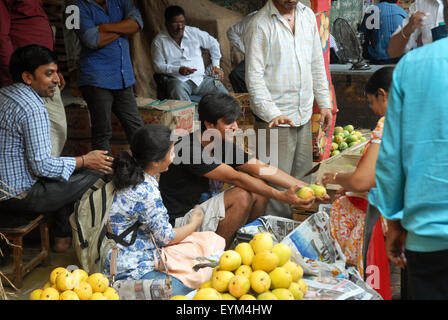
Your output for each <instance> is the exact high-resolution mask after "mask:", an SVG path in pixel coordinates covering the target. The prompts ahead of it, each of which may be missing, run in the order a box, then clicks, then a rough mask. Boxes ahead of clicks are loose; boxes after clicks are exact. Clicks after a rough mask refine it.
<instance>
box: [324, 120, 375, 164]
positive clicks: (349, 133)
mask: <svg viewBox="0 0 448 320" xmlns="http://www.w3.org/2000/svg"><path fill="white" fill-rule="evenodd" d="M366 140H367V139H366V137H364V136H363V135H362V133H361V132H360V131H356V130H355V128H354V127H353V125H351V124H349V125H346V126H345V127H340V126H339V127H335V128H334V132H333V142H332V143H331V152H330V157H332V156H335V155H337V154H340V153H341V152H343V151H344V150H346V149H348V148H350V147H353V146H354V145H357V144H358V143H361V142H365V141H366Z"/></svg>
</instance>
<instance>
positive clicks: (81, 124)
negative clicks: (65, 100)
mask: <svg viewBox="0 0 448 320" xmlns="http://www.w3.org/2000/svg"><path fill="white" fill-rule="evenodd" d="M136 101H137V106H138V109H139V112H140V115H141V117H142V120H143V122H144V123H161V124H164V125H166V126H168V127H170V128H171V129H173V130H174V129H183V130H185V131H187V132H188V133H190V132H192V131H193V122H194V116H195V112H196V111H195V110H196V108H195V107H196V104H195V103H192V102H190V101H178V100H163V101H160V100H154V99H149V98H140V97H137V98H136ZM65 113H66V117H67V138H68V139H87V138H90V137H91V125H90V122H91V120H90V114H89V110H88V109H87V107H86V105H85V103H83V104H72V105H69V106H67V107H66V109H65ZM111 125H112V139H113V140H126V139H127V138H126V134H125V132H124V129H123V127H122V125H121V123H120V121H119V120H118V118H117V117H116V116H115V115H114V114H113V113H112V116H111Z"/></svg>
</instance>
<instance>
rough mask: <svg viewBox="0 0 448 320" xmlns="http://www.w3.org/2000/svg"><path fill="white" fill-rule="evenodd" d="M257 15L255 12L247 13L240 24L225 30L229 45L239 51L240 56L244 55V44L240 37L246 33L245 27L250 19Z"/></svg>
mask: <svg viewBox="0 0 448 320" xmlns="http://www.w3.org/2000/svg"><path fill="white" fill-rule="evenodd" d="M256 13H257V11H254V12H251V13H249V14H248V15H247V16H245V17H244V18H243V19H242V20H241V21H240V22H238V23H236V24H234V25H233V26H231V27H230V28H229V29H228V30H227V38H228V39H229V42H230V44H231V45H232V46H233V47H234V48H236V49H237V50H239V51H240V52H241V53H242V54H245V53H246V50H245V49H244V43H243V39H242V36H243V34H244V31H246V27H247V25H248V24H249V21H250V19H251V18H252V17H253V16H254V15H255V14H256Z"/></svg>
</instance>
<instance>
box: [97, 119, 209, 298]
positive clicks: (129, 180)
mask: <svg viewBox="0 0 448 320" xmlns="http://www.w3.org/2000/svg"><path fill="white" fill-rule="evenodd" d="M170 136H171V131H170V129H169V128H167V127H165V126H163V125H157V124H147V125H145V126H144V127H142V128H140V129H139V130H138V131H137V132H136V133H135V135H134V136H133V138H132V141H131V152H132V155H131V154H130V153H129V152H126V151H122V152H121V153H120V154H119V155H118V157H116V159H115V160H114V162H113V165H112V168H113V170H114V176H113V184H114V186H115V188H116V190H117V192H116V195H115V198H114V200H113V203H112V206H111V211H110V225H111V228H112V231H113V233H114V234H121V233H122V232H123V231H125V230H126V229H128V228H129V227H130V226H132V225H133V224H134V223H135V222H136V221H139V222H140V223H141V226H140V228H139V229H138V232H137V238H136V240H135V242H134V243H133V244H132V245H130V246H128V247H126V246H123V245H120V244H118V247H119V251H118V256H117V276H116V279H135V280H138V279H156V278H158V279H160V278H166V275H165V274H164V273H162V272H160V271H156V270H155V262H154V251H155V249H156V248H155V246H154V244H153V242H152V240H151V237H150V233H152V234H153V235H154V239H155V241H156V242H157V246H159V247H163V246H166V245H169V244H174V243H177V242H179V241H181V240H183V239H184V238H186V237H187V236H188V235H190V234H191V233H193V232H194V231H195V230H196V229H197V228H198V227H199V226H200V225H201V223H202V220H203V213H202V211H201V210H200V209H199V208H198V209H196V210H195V213H194V214H193V216H192V217H191V220H190V223H189V224H187V225H185V226H183V227H180V228H173V227H172V226H171V224H170V223H169V222H168V213H167V210H166V208H165V206H164V205H163V202H162V197H161V194H160V191H159V188H158V182H157V180H156V178H155V177H156V176H157V175H158V174H159V173H161V172H164V171H166V170H168V166H169V165H170V164H171V162H172V161H173V159H174V151H173V149H174V143H173V142H172V141H171V140H170ZM131 236H132V233H131V234H130V235H128V236H127V237H126V238H125V239H124V240H125V241H130V239H131ZM110 257H111V253H110V252H109V253H108V256H107V259H106V262H105V265H104V272H105V273H106V274H109V273H110ZM172 279H173V295H176V294H186V293H188V292H190V291H192V290H193V289H191V288H188V287H186V286H185V285H183V283H182V282H181V281H179V280H177V279H176V278H173V277H172Z"/></svg>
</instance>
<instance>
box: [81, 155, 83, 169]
mask: <svg viewBox="0 0 448 320" xmlns="http://www.w3.org/2000/svg"><path fill="white" fill-rule="evenodd" d="M81 160H82V165H81V168H84V156H81Z"/></svg>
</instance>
